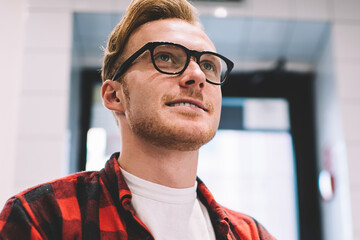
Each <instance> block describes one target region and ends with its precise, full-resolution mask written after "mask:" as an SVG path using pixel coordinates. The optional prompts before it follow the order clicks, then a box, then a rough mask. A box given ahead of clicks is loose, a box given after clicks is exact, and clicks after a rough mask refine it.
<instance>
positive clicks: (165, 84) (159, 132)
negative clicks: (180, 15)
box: [123, 19, 221, 151]
mask: <svg viewBox="0 0 360 240" xmlns="http://www.w3.org/2000/svg"><path fill="white" fill-rule="evenodd" d="M154 41H161V42H172V43H178V44H181V45H183V46H185V47H187V48H188V49H192V50H197V51H215V47H214V45H213V44H212V42H211V41H210V40H209V39H208V37H207V36H206V35H205V33H204V32H203V31H202V30H201V29H200V28H198V27H196V26H193V25H191V24H189V23H187V22H185V21H182V20H179V19H166V20H157V21H153V22H149V23H146V24H144V25H142V26H140V27H139V28H138V29H137V30H136V31H135V32H134V33H133V34H132V35H131V36H130V38H129V41H128V43H127V45H126V47H125V51H124V53H123V56H124V59H126V58H128V57H129V56H131V55H132V54H133V53H134V52H135V51H137V50H138V49H139V48H141V47H142V46H143V45H145V44H146V43H148V42H154ZM123 81H124V84H125V85H124V88H123V89H124V93H125V95H126V96H127V97H126V99H125V101H126V103H125V118H126V122H127V124H129V126H130V128H131V130H132V132H133V133H134V134H135V135H137V136H138V137H140V138H141V139H142V140H146V141H148V142H150V143H152V144H154V145H156V146H160V147H165V148H168V149H173V150H181V151H190V150H191V151H193V150H198V149H199V147H200V146H202V145H203V144H205V143H207V142H208V141H210V140H211V139H212V138H213V136H214V135H215V132H216V130H217V128H218V125H219V120H220V111H221V89H220V86H218V85H213V84H210V83H208V82H206V77H205V75H204V73H203V72H202V71H201V69H200V67H199V65H198V64H197V63H196V61H194V59H192V60H191V61H190V63H189V66H188V67H187V69H186V70H185V71H184V72H183V73H182V74H180V75H167V74H163V73H160V72H158V71H157V70H156V69H155V68H154V66H153V64H152V62H151V57H150V53H149V51H146V52H145V53H144V54H143V55H141V56H140V57H139V58H137V59H136V60H135V61H134V63H133V65H132V66H131V67H130V68H129V69H128V70H127V72H126V73H125V75H124V79H123Z"/></svg>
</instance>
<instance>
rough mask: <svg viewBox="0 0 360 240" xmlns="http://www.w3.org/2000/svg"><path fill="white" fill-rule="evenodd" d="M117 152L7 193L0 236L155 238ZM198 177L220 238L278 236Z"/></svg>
mask: <svg viewBox="0 0 360 240" xmlns="http://www.w3.org/2000/svg"><path fill="white" fill-rule="evenodd" d="M118 156H119V153H115V154H113V155H112V156H111V158H110V160H109V161H108V162H107V163H106V166H105V168H104V169H102V170H101V171H98V172H80V173H77V174H73V175H70V176H67V177H65V178H61V179H58V180H55V181H52V182H49V183H46V184H42V185H39V186H36V187H34V188H31V189H28V190H26V191H25V192H23V193H20V194H18V195H16V196H14V197H12V198H11V199H9V200H8V201H7V203H6V204H5V207H4V209H3V210H2V212H1V213H0V239H1V240H3V239H4V240H5V239H6V240H8V239H11V240H12V239H21V240H27V239H87V240H90V239H153V237H152V235H151V233H150V231H149V230H148V229H147V227H146V226H145V225H144V224H143V223H142V222H141V220H140V219H139V218H138V217H137V216H136V215H135V214H134V211H133V209H132V208H131V204H130V203H131V193H130V190H129V188H128V186H127V185H126V183H125V181H124V178H123V176H122V173H121V170H120V168H119V165H118V162H117V158H118ZM197 181H198V189H197V193H198V197H199V199H200V200H201V202H202V203H203V204H204V205H205V206H206V208H207V209H208V211H209V215H210V218H211V221H212V224H213V226H214V230H215V233H216V238H217V239H242V240H248V239H254V240H255V239H256V240H260V239H261V240H272V239H274V238H273V237H272V236H271V235H270V234H269V233H268V232H267V231H266V230H265V229H264V228H263V227H262V226H261V225H260V224H259V223H258V222H256V221H255V220H254V219H253V218H251V217H249V216H247V215H244V214H241V213H237V212H234V211H232V210H229V209H227V208H224V207H222V206H220V205H219V204H217V203H216V202H215V200H214V198H213V196H212V195H211V193H210V192H209V190H208V189H207V188H206V187H205V185H204V184H203V183H202V182H201V180H200V179H197ZM154 217H156V216H154Z"/></svg>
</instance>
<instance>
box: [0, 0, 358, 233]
mask: <svg viewBox="0 0 360 240" xmlns="http://www.w3.org/2000/svg"><path fill="white" fill-rule="evenodd" d="M0 3H1V8H0V20H1V21H0V26H1V29H0V30H1V36H2V37H1V38H0V53H1V55H0V60H1V62H0V63H1V64H0V66H1V67H2V68H4V69H3V70H2V71H1V73H2V78H1V82H2V88H1V89H2V90H3V91H1V92H2V93H1V95H0V96H1V97H0V100H1V101H0V104H1V108H0V109H1V115H2V116H6V119H5V118H4V117H1V118H0V119H1V123H0V128H1V133H0V139H1V150H0V154H1V158H0V169H1V172H2V174H1V175H0V178H1V179H0V181H1V192H0V205H3V203H4V200H5V199H6V198H8V197H9V195H11V194H13V193H14V192H17V191H20V190H22V189H24V188H26V187H28V186H32V185H34V184H37V183H40V182H44V181H47V180H49V179H53V178H57V177H60V176H62V175H65V173H66V165H67V162H66V159H67V148H68V144H67V139H68V134H67V119H68V109H69V104H71V103H69V102H68V99H69V83H70V80H69V79H70V59H71V39H72V36H71V35H72V13H73V12H74V11H96V12H98V11H102V12H110V11H114V10H123V9H124V8H125V7H126V6H127V5H128V3H129V0H126V1H123V0H121V1H120V0H119V1H115V0H102V1H100V0H62V1H60V0H59V1H49V0H28V1H25V0H18V1H14V0H1V2H0ZM26 3H27V5H26ZM235 5H236V4H231V5H230V6H231V7H229V8H228V10H229V14H230V16H231V15H236V16H254V17H270V18H293V19H294V18H295V19H300V20H325V21H327V20H328V21H331V22H332V23H333V35H332V36H333V37H332V41H333V48H332V52H333V53H334V69H333V70H334V73H335V85H336V86H337V87H338V88H337V93H338V96H339V112H340V113H341V114H340V116H339V122H342V123H343V125H342V126H341V127H344V140H345V145H344V146H345V153H346V155H347V164H348V166H349V170H350V171H349V173H350V178H349V185H350V192H351V202H352V205H351V207H352V210H351V211H352V221H353V233H354V239H360V205H359V204H357V203H358V202H360V176H359V174H358V171H359V170H360V161H359V159H360V134H359V133H360V126H359V124H358V123H359V122H360V94H358V89H360V80H359V79H358V78H359V74H360V70H359V69H360V21H359V20H360V15H359V14H358V13H359V12H360V1H357V0H272V1H271V2H269V1H267V0H247V1H244V3H241V4H240V5H236V6H235ZM199 6H201V7H202V9H203V11H202V12H212V11H213V10H214V7H213V4H211V5H206V6H205V5H201V4H199ZM24 16H26V25H25V26H24V25H23V21H22V19H23V17H24ZM23 29H24V31H22V30H23ZM23 34H25V38H24V37H23V36H24V35H23ZM3 36H6V37H3ZM324 81H326V80H325V79H324ZM4 90H6V91H4ZM341 127H340V128H341ZM344 161H346V160H345V159H344ZM344 166H346V164H344ZM4 169H5V170H4ZM328 227H331V226H328Z"/></svg>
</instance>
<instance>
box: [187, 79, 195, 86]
mask: <svg viewBox="0 0 360 240" xmlns="http://www.w3.org/2000/svg"><path fill="white" fill-rule="evenodd" d="M194 83H195V80H188V81H186V82H185V84H186V85H191V84H194Z"/></svg>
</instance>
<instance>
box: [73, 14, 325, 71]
mask: <svg viewBox="0 0 360 240" xmlns="http://www.w3.org/2000/svg"><path fill="white" fill-rule="evenodd" d="M74 14H75V15H74V28H73V29H74V33H73V51H74V54H75V55H76V57H77V60H78V63H79V65H80V66H81V67H91V68H100V66H101V64H102V56H103V50H102V47H105V46H106V39H107V36H108V35H109V33H110V32H111V31H112V29H113V27H114V26H115V25H116V24H117V23H118V21H119V20H120V18H121V16H122V15H121V14H119V13H113V14H109V13H74ZM200 20H201V22H202V24H203V26H204V29H205V32H206V33H207V34H208V36H209V37H210V39H211V40H212V41H213V42H214V44H215V46H216V48H217V51H218V52H219V53H221V54H223V55H225V56H226V57H228V58H230V59H231V60H233V61H234V62H235V70H238V71H241V70H250V69H251V70H253V69H263V68H270V67H272V66H274V65H275V64H276V62H277V61H278V60H279V59H285V60H286V63H287V66H288V67H289V68H291V67H290V66H292V68H295V70H300V71H301V70H307V71H311V69H312V66H314V64H316V62H317V60H318V58H319V56H320V55H321V53H322V51H323V45H324V44H323V43H324V42H325V40H326V39H327V38H328V37H329V32H330V31H329V29H330V27H329V23H327V22H319V21H297V20H284V19H266V18H240V17H236V18H235V17H232V18H216V17H214V16H201V17H200Z"/></svg>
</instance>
